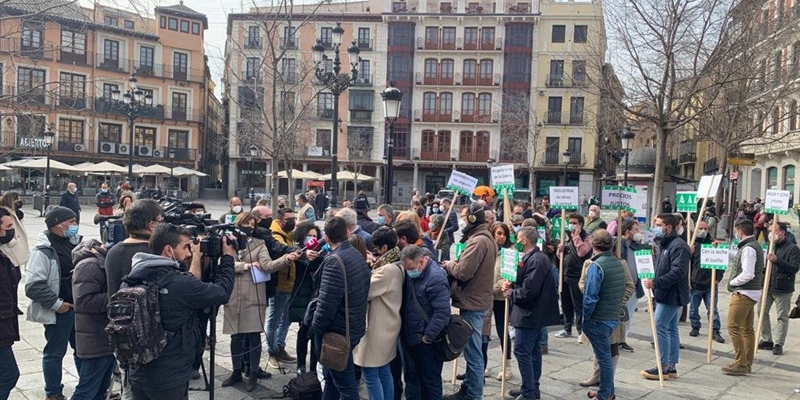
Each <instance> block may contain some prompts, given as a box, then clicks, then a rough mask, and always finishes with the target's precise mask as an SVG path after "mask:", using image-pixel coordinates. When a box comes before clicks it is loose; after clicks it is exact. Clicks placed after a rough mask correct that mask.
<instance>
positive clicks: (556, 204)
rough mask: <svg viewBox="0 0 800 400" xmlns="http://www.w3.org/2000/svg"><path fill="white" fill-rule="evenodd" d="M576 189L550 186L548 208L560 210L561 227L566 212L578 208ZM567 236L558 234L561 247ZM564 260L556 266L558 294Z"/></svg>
mask: <svg viewBox="0 0 800 400" xmlns="http://www.w3.org/2000/svg"><path fill="white" fill-rule="evenodd" d="M578 197H579V196H578V188H577V187H574V186H550V208H555V209H558V208H560V209H561V226H562V227H564V226H566V225H567V221H566V219H567V211H566V210H577V209H578V206H579V200H578ZM565 236H567V235H566V234H564V233H561V232H560V240H561V246H562V248H563V246H564V239H565ZM564 258H565V257H561V258H560V262H559V266H558V292H559V293H561V289H562V288H563V287H564Z"/></svg>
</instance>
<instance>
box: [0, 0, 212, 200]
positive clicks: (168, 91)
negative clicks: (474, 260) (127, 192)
mask: <svg viewBox="0 0 800 400" xmlns="http://www.w3.org/2000/svg"><path fill="white" fill-rule="evenodd" d="M0 13H2V15H3V24H2V25H0V72H1V73H0V78H1V79H2V83H1V84H0V87H1V88H2V95H0V113H2V114H0V115H2V122H1V123H0V135H1V136H2V137H1V138H0V147H2V149H1V150H0V151H2V153H3V154H4V155H5V156H6V157H8V158H19V157H27V156H39V155H43V154H44V151H45V150H44V148H43V147H42V143H43V142H42V141H41V140H35V139H37V138H41V137H42V136H43V134H44V132H45V131H46V129H47V126H49V127H50V129H51V130H52V131H53V132H54V133H55V140H54V144H53V145H52V147H51V148H52V152H51V156H52V157H53V158H54V159H56V160H59V161H62V162H66V163H70V164H76V163H80V162H85V161H92V162H97V161H100V160H107V161H111V162H114V163H117V164H120V165H127V163H128V157H129V154H130V153H131V152H133V153H134V156H135V157H134V162H136V163H140V164H143V165H148V164H154V163H161V164H163V165H169V164H170V163H174V164H173V165H175V166H185V167H190V168H196V167H198V165H197V161H198V159H199V158H200V157H199V156H198V150H197V149H199V148H200V144H201V143H202V137H203V135H204V134H205V127H206V125H207V124H206V123H205V115H206V112H205V108H206V107H207V106H208V96H209V92H208V91H207V90H206V88H207V86H208V84H209V81H210V76H209V75H208V74H207V71H206V67H205V58H204V47H203V35H204V32H205V30H206V29H207V28H208V20H207V18H206V16H205V15H203V14H200V13H197V12H195V11H193V10H192V9H191V8H189V7H187V6H185V5H183V2H182V1H181V2H180V4H176V5H171V6H164V7H156V8H155V9H154V16H153V17H152V18H151V17H146V16H141V15H137V14H133V13H130V12H126V11H123V10H119V9H114V8H110V7H105V6H101V5H99V4H97V5H96V6H95V8H92V9H88V8H82V7H80V5H79V3H75V2H70V1H66V0H55V1H51V2H37V1H33V0H12V1H8V2H4V3H3V4H2V7H0ZM131 76H135V78H136V80H137V82H136V84H137V88H138V89H139V90H141V92H142V95H143V96H146V97H152V107H150V108H148V109H146V110H144V111H143V112H142V113H141V114H142V115H141V116H139V117H138V118H136V119H135V123H134V140H133V142H132V143H131V142H130V141H129V129H130V122H129V118H128V116H126V115H125V112H124V111H123V109H122V108H121V107H120V105H119V104H118V103H115V102H114V101H113V100H112V94H113V92H114V91H115V90H120V91H121V92H122V93H125V92H126V90H129V89H130V86H129V79H130V77H131ZM170 153H173V154H174V155H175V156H174V158H173V159H172V161H170V157H169V154H170ZM146 182H150V181H146ZM187 183H188V182H187ZM185 186H186V185H184V188H186V187H185Z"/></svg>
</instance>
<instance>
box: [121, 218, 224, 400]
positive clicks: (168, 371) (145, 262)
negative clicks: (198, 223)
mask: <svg viewBox="0 0 800 400" xmlns="http://www.w3.org/2000/svg"><path fill="white" fill-rule="evenodd" d="M221 241H222V243H221V247H222V256H221V257H220V262H219V266H218V267H217V268H216V270H215V271H212V272H213V281H212V282H209V283H204V282H202V281H201V280H199V279H197V278H195V277H194V276H192V275H191V274H189V273H188V272H187V271H188V269H189V265H190V264H191V262H192V258H193V257H201V254H200V253H197V254H192V250H191V249H192V237H191V235H190V233H189V231H188V230H186V228H183V227H180V226H176V225H171V224H160V225H158V226H156V227H155V229H154V230H153V231H152V234H151V235H150V241H149V244H150V252H149V253H138V254H136V255H135V256H133V269H132V270H131V273H130V274H129V275H128V276H127V277H126V278H125V284H126V285H129V286H137V285H141V284H143V283H145V282H153V281H156V282H158V284H159V295H158V304H159V309H160V311H161V326H162V327H163V329H164V330H165V331H166V332H167V335H168V336H167V337H169V336H172V335H174V336H172V338H171V339H170V340H169V341H168V342H167V343H166V345H165V346H164V347H163V350H162V351H161V354H160V355H159V356H158V357H157V358H156V359H154V360H152V361H150V362H148V363H146V364H144V365H140V366H136V367H133V366H132V367H130V370H129V372H128V379H129V381H130V385H131V393H132V399H133V400H162V399H163V400H176V399H186V398H188V393H187V389H188V387H189V379H190V378H191V376H192V364H193V362H194V360H195V357H196V355H197V354H198V353H199V352H202V350H203V347H202V344H201V343H200V334H201V332H200V327H199V322H198V318H197V310H201V309H204V308H208V307H217V306H221V305H223V304H225V303H227V302H228V300H229V298H230V296H231V291H232V290H233V275H234V260H235V257H236V250H235V249H234V246H233V239H232V238H230V237H225V236H223V237H222V239H221Z"/></svg>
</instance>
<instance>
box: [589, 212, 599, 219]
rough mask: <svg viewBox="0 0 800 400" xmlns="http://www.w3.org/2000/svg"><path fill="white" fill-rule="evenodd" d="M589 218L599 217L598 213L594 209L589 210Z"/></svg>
mask: <svg viewBox="0 0 800 400" xmlns="http://www.w3.org/2000/svg"><path fill="white" fill-rule="evenodd" d="M589 218H597V213H596V212H594V211H589Z"/></svg>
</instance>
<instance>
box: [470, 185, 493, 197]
mask: <svg viewBox="0 0 800 400" xmlns="http://www.w3.org/2000/svg"><path fill="white" fill-rule="evenodd" d="M472 194H474V195H475V196H478V197H481V196H492V197H494V196H496V195H497V193H495V192H494V189H492V188H490V187H488V186H486V185H482V186H478V187H476V188H475V190H473V191H472Z"/></svg>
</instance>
